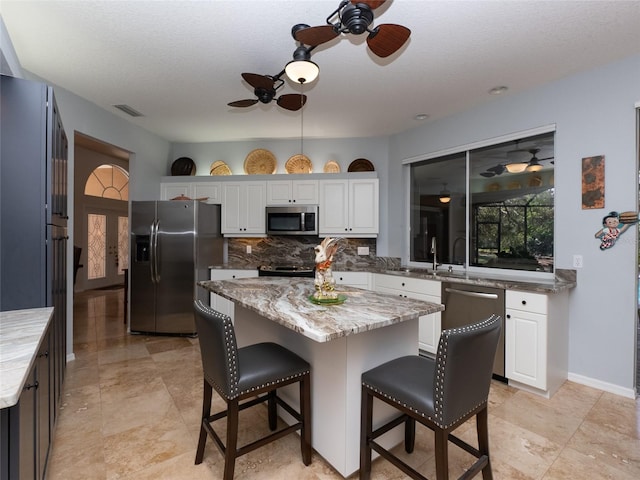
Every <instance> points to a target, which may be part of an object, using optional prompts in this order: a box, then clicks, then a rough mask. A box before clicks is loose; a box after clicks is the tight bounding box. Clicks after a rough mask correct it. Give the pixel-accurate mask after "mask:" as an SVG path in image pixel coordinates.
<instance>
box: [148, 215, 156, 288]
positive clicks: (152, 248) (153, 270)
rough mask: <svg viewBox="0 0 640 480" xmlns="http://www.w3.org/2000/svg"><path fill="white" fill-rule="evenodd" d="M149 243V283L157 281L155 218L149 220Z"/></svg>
mask: <svg viewBox="0 0 640 480" xmlns="http://www.w3.org/2000/svg"><path fill="white" fill-rule="evenodd" d="M150 240H151V241H150V242H149V243H150V245H149V253H150V257H151V258H150V259H149V271H150V274H151V283H158V282H157V281H156V268H155V266H156V221H155V219H154V220H153V222H151V238H150Z"/></svg>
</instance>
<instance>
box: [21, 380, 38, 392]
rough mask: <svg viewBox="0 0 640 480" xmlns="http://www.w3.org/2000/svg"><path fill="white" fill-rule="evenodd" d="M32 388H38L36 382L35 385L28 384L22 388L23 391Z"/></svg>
mask: <svg viewBox="0 0 640 480" xmlns="http://www.w3.org/2000/svg"><path fill="white" fill-rule="evenodd" d="M32 388H38V381H37V380H36V382H35V383H28V384H26V385H25V386H24V389H25V390H31V389H32Z"/></svg>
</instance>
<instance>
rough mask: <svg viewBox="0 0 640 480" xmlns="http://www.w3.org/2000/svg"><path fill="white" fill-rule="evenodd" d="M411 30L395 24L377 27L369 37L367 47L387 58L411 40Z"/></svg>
mask: <svg viewBox="0 0 640 480" xmlns="http://www.w3.org/2000/svg"><path fill="white" fill-rule="evenodd" d="M410 35H411V30H409V29H408V28H407V27H404V26H402V25H396V24H395V23H385V24H383V25H380V26H378V27H376V28H375V29H374V30H373V32H371V33H370V34H369V36H368V37H367V45H369V48H370V49H371V51H372V52H373V53H375V54H376V55H377V56H379V57H382V58H385V57H388V56H389V55H391V54H393V53H395V52H397V51H398V50H399V49H400V47H402V46H403V45H404V44H405V42H406V41H407V40H408V39H409V36H410Z"/></svg>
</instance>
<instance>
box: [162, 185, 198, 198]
mask: <svg viewBox="0 0 640 480" xmlns="http://www.w3.org/2000/svg"><path fill="white" fill-rule="evenodd" d="M176 197H189V198H194V197H193V183H191V182H184V183H162V184H160V200H171V199H172V198H176Z"/></svg>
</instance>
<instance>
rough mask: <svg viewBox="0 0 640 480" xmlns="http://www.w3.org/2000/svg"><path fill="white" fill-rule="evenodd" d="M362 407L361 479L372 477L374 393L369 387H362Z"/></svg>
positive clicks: (367, 479) (366, 479)
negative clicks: (370, 391)
mask: <svg viewBox="0 0 640 480" xmlns="http://www.w3.org/2000/svg"><path fill="white" fill-rule="evenodd" d="M361 395H362V397H361V400H360V401H361V403H362V405H361V407H360V480H369V478H370V477H371V445H370V443H369V438H371V432H372V429H373V418H372V417H373V395H371V394H370V393H369V389H368V388H367V387H365V386H363V387H362V394H361Z"/></svg>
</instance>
